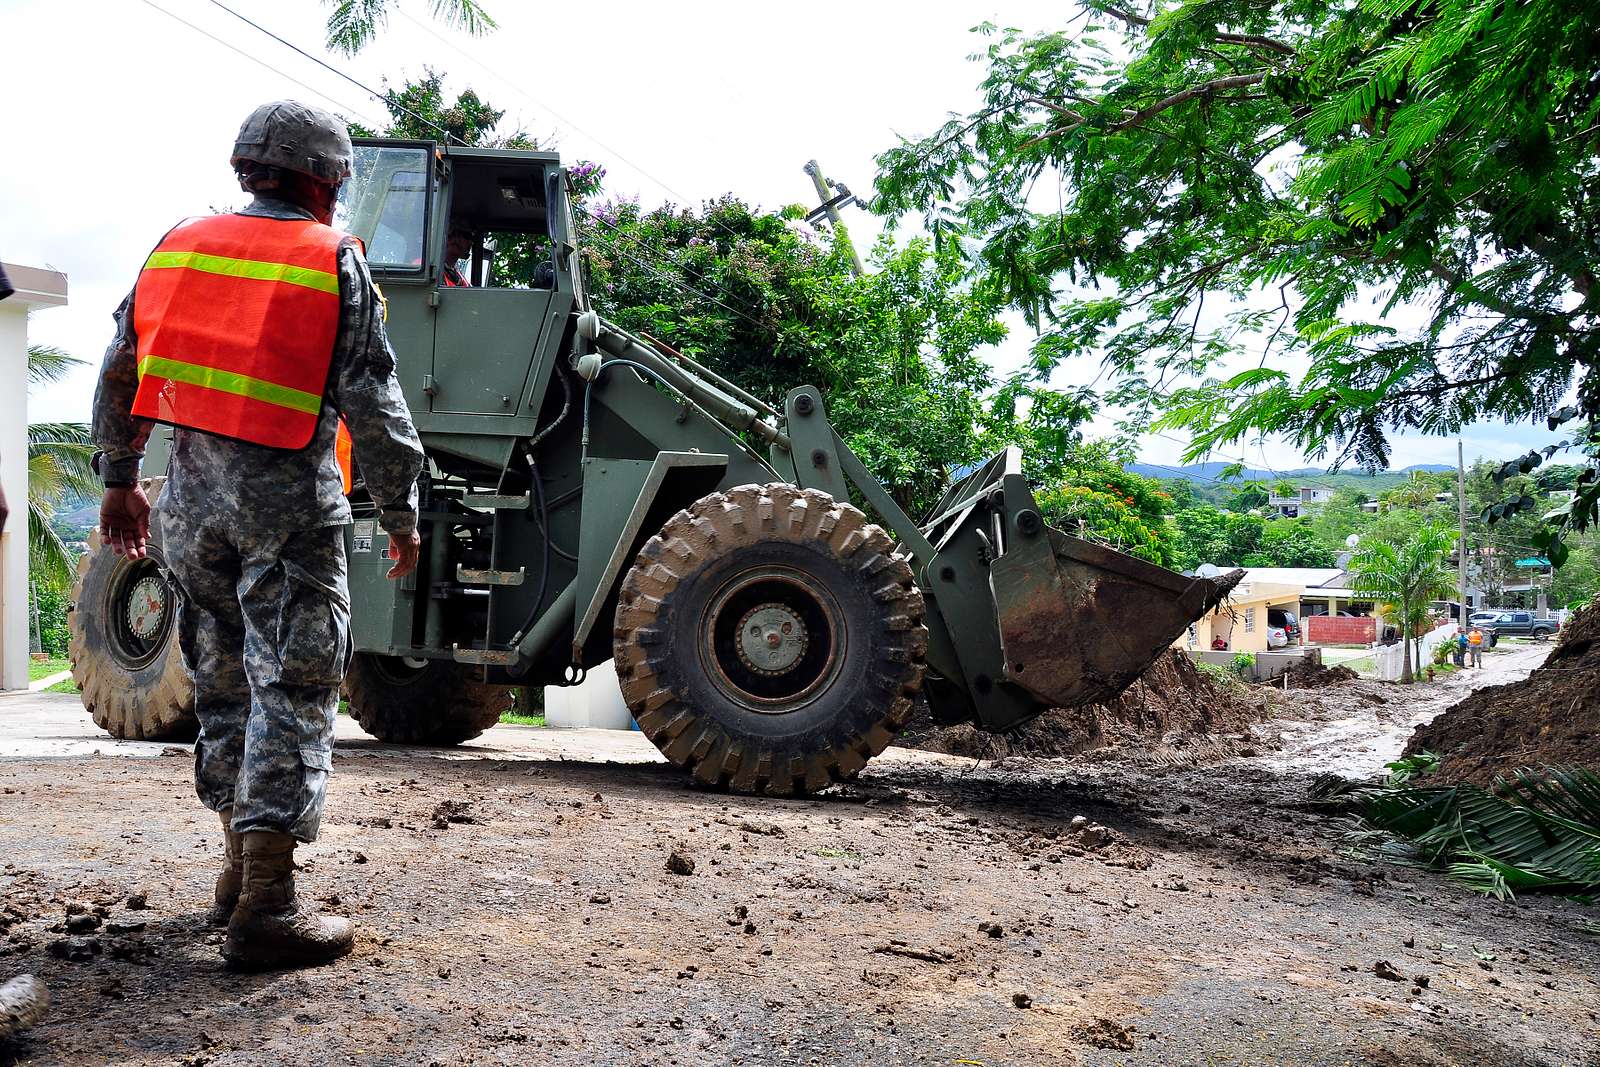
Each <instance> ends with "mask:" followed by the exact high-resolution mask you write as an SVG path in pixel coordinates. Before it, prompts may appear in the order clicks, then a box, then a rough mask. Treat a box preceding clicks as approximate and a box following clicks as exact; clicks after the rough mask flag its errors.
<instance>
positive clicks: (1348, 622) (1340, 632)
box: [1302, 615, 1378, 645]
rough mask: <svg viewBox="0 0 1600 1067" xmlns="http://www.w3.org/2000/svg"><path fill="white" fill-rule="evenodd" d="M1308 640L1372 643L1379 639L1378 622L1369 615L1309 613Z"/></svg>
mask: <svg viewBox="0 0 1600 1067" xmlns="http://www.w3.org/2000/svg"><path fill="white" fill-rule="evenodd" d="M1302 621H1303V622H1304V623H1305V627H1306V640H1307V641H1309V642H1310V643H1312V644H1314V645H1370V644H1372V643H1373V642H1374V641H1376V640H1377V639H1378V634H1377V623H1376V621H1375V620H1374V619H1373V618H1372V616H1370V615H1368V616H1365V617H1362V618H1351V617H1349V616H1346V615H1307V616H1305V617H1304V619H1303V620H1302Z"/></svg>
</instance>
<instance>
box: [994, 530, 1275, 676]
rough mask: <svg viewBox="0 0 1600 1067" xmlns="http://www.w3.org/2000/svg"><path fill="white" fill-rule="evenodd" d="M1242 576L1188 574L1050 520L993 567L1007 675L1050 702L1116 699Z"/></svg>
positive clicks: (1000, 558)
mask: <svg viewBox="0 0 1600 1067" xmlns="http://www.w3.org/2000/svg"><path fill="white" fill-rule="evenodd" d="M1243 577H1244V572H1243V571H1233V572H1232V573H1230V574H1225V575H1222V576H1220V577H1216V578H1200V577H1195V578H1191V577H1186V576H1185V575H1182V574H1179V573H1177V572H1176V571H1171V570H1168V569H1167V568H1165V567H1160V566H1157V565H1156V564H1153V563H1147V562H1145V561H1144V560H1142V559H1138V558H1136V557H1134V556H1129V555H1127V554H1125V553H1122V552H1118V551H1116V550H1114V549H1111V548H1107V547H1105V546H1104V545H1097V544H1093V543H1091V542H1089V541H1084V540H1080V539H1079V538H1076V537H1070V536H1068V535H1067V534H1064V533H1062V532H1061V531H1059V530H1055V529H1051V528H1049V527H1045V528H1044V529H1043V530H1042V531H1041V532H1040V536H1038V537H1036V538H1034V539H1033V542H1032V544H1031V545H1014V546H1013V547H1011V548H1010V550H1008V551H1007V552H1006V553H1005V554H1004V555H1002V556H1000V557H999V558H998V559H996V560H995V561H994V563H993V564H992V566H991V567H990V587H991V589H992V591H993V593H994V603H995V616H996V619H997V621H998V623H999V627H1000V643H1001V647H1002V648H1003V650H1004V653H1005V664H1006V666H1005V677H1006V680H1007V681H1009V682H1012V683H1013V684H1016V685H1019V686H1021V687H1022V688H1024V689H1026V690H1028V691H1029V692H1030V693H1032V694H1033V695H1034V696H1036V697H1038V698H1039V699H1040V700H1041V701H1043V702H1044V703H1045V704H1046V706H1049V707H1060V708H1070V707H1076V706H1077V705H1080V704H1095V703H1100V702H1102V701H1106V700H1110V699H1112V698H1114V697H1116V696H1117V695H1118V694H1119V693H1121V692H1122V691H1123V690H1124V689H1126V688H1127V687H1128V686H1130V685H1132V684H1133V681H1134V679H1136V678H1138V677H1139V675H1141V674H1143V673H1144V671H1145V670H1146V668H1148V667H1149V666H1150V665H1151V664H1153V663H1154V662H1155V661H1156V660H1157V658H1159V657H1160V655H1161V653H1163V652H1165V651H1166V650H1167V649H1168V648H1170V647H1171V646H1172V643H1173V642H1174V641H1176V640H1177V639H1178V638H1179V637H1180V636H1182V635H1183V632H1184V630H1185V629H1186V628H1187V627H1188V625H1189V624H1190V623H1192V622H1194V621H1195V620H1196V619H1199V618H1200V617H1201V616H1203V615H1205V614H1206V613H1207V612H1208V611H1210V610H1211V609H1212V608H1214V607H1216V606H1217V605H1218V604H1220V603H1221V602H1222V601H1223V599H1224V598H1226V597H1227V595H1228V593H1229V592H1230V591H1231V590H1232V589H1233V587H1234V586H1235V585H1237V584H1238V583H1239V581H1240V579H1242V578H1243Z"/></svg>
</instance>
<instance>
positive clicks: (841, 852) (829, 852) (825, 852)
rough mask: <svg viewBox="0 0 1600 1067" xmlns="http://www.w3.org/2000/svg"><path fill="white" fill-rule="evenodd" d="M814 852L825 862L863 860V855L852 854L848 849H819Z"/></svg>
mask: <svg viewBox="0 0 1600 1067" xmlns="http://www.w3.org/2000/svg"><path fill="white" fill-rule="evenodd" d="M813 852H814V853H815V854H816V855H818V856H821V857H822V858H823V859H825V860H860V859H862V858H863V857H862V855H861V853H859V852H851V851H850V850H849V849H847V848H819V849H814V850H813Z"/></svg>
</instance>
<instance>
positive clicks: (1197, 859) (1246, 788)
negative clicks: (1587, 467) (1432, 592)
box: [0, 697, 1600, 1067]
mask: <svg viewBox="0 0 1600 1067" xmlns="http://www.w3.org/2000/svg"><path fill="white" fill-rule="evenodd" d="M8 699H10V698H0V718H3V717H4V715H5V712H6V703H5V701H6V700H8ZM49 699H51V700H56V701H59V707H58V706H56V705H47V706H45V708H44V713H43V716H44V718H46V719H49V718H50V717H51V716H60V717H63V721H66V720H65V718H64V717H65V716H69V715H73V714H77V713H76V712H75V711H74V710H73V708H72V706H71V698H68V697H61V698H49ZM517 730H518V728H506V727H500V728H497V729H496V730H495V731H491V733H490V735H488V740H489V742H490V744H491V746H497V747H498V748H499V750H500V752H499V754H500V755H502V756H512V757H515V758H472V759H460V758H449V759H447V758H442V756H443V754H430V753H415V752H412V753H400V752H396V751H395V750H392V749H387V748H385V747H384V746H378V745H375V744H370V743H368V744H360V743H357V744H352V745H343V746H342V747H341V748H340V750H339V753H338V758H337V761H336V775H335V777H334V784H333V787H332V791H331V796H330V801H329V805H328V814H327V819H326V825H325V832H324V836H323V839H322V840H321V841H320V842H319V843H318V844H317V845H316V846H315V847H314V848H312V849H308V850H306V853H305V859H306V860H307V861H308V862H307V864H306V865H307V868H308V869H307V871H306V873H305V874H304V876H303V885H304V886H306V887H307V888H309V889H310V890H311V891H312V892H313V893H314V894H316V895H318V896H320V897H322V898H323V900H324V903H325V905H326V906H328V907H330V908H332V909H334V910H338V911H342V912H345V913H348V914H350V915H352V916H353V917H354V918H355V919H356V921H357V923H358V924H359V926H360V930H361V937H360V940H359V943H358V946H357V949H356V952H355V954H354V955H353V956H352V957H350V958H349V959H347V960H344V961H341V962H339V963H337V964H335V965H333V966H330V967H327V968H324V969H322V970H318V971H314V972H305V973H300V974H280V975H263V976H248V977H241V976H236V975H232V974H230V973H228V972H226V971H224V970H223V969H222V967H221V964H220V960H219V958H218V956H217V953H216V948H215V945H214V942H215V940H216V935H215V934H213V933H211V932H210V931H208V930H206V929H205V928H204V927H203V926H202V925H201V924H202V910H201V908H202V904H203V903H204V902H205V899H206V895H207V893H208V891H209V879H210V877H211V875H212V873H213V870H214V865H215V863H216V855H217V842H216V833H215V831H214V829H213V824H212V821H211V818H210V817H209V816H208V815H207V814H206V813H205V812H203V811H201V810H200V809H199V807H198V805H197V804H196V803H195V802H194V800H193V795H192V789H191V785H190V782H189V771H190V766H189V760H188V759H187V758H182V757H184V756H186V755H187V753H184V752H182V750H175V751H178V753H179V757H177V758H163V757H160V756H155V757H143V758H111V757H109V756H75V757H70V758H39V757H37V756H29V757H28V758H12V759H5V758H3V757H0V844H3V850H0V928H6V927H8V928H9V929H4V932H3V933H0V952H3V953H5V954H4V955H0V977H3V976H5V975H7V974H9V973H11V972H15V971H23V970H28V971H32V972H34V973H36V974H38V975H40V976H41V977H43V978H44V979H45V980H46V981H47V982H48V983H49V984H50V986H51V989H52V992H53V995H54V1002H55V1003H54V1008H53V1010H52V1013H51V1016H50V1018H49V1020H48V1022H47V1023H46V1024H45V1025H44V1026H42V1027H41V1028H39V1029H37V1030H35V1031H33V1033H32V1035H31V1036H30V1037H29V1038H27V1039H26V1040H25V1041H23V1042H21V1043H19V1044H17V1045H15V1046H13V1047H12V1049H11V1050H10V1053H9V1055H10V1057H11V1058H12V1059H13V1060H14V1062H16V1063H26V1064H58V1063H60V1064H80V1063H82V1064H89V1063H94V1064H99V1063H118V1064H124V1063H125V1064H182V1065H185V1067H200V1065H202V1064H204V1065H213V1067H225V1065H232V1064H266V1063H310V1064H335V1063H337V1064H345V1063H362V1064H367V1063H371V1064H396V1065H399V1064H406V1065H411V1064H422V1065H427V1064H440V1065H452V1067H453V1065H457V1064H463V1065H464V1064H499V1063H505V1064H524V1063H531V1064H555V1065H567V1064H573V1065H578V1064H684V1065H688V1064H695V1065H700V1064H749V1065H770V1064H791V1063H792V1064H874V1065H877V1064H891V1065H898V1064H967V1065H972V1064H984V1065H994V1067H998V1065H1002V1064H1003V1065H1019V1064H1085V1065H1111V1064H1297V1065H1333V1064H1369V1063H1371V1064H1395V1065H1399V1064H1404V1065H1406V1067H1433V1065H1444V1064H1452V1065H1454V1064H1460V1065H1467V1064H1471V1065H1500V1064H1530V1065H1531V1064H1538V1065H1558V1064H1559V1065H1581V1064H1595V1063H1600V979H1597V978H1596V976H1597V975H1600V926H1597V925H1596V922H1597V916H1596V913H1595V912H1594V910H1593V909H1584V908H1582V907H1580V906H1578V905H1574V904H1568V903H1564V902H1558V901H1547V900H1539V899H1529V900H1527V901H1519V902H1518V903H1515V904H1497V903H1492V902H1487V903H1486V902H1483V901H1480V900H1477V899H1474V898H1469V897H1468V896H1466V895H1465V894H1464V893H1463V892H1462V891H1460V890H1458V889H1456V888H1454V887H1452V886H1451V885H1449V884H1447V883H1445V882H1444V881H1442V880H1441V879H1439V878H1437V877H1435V876H1433V875H1430V874H1425V873H1421V872H1416V871H1411V870H1407V869H1403V868H1393V867H1391V868H1373V867H1371V866H1369V865H1367V864H1365V863H1362V862H1359V861H1356V860H1352V859H1349V858H1346V857H1345V856H1343V855H1342V854H1341V853H1340V850H1339V847H1338V846H1339V842H1338V837H1337V834H1338V831H1339V826H1338V825H1337V824H1336V823H1334V822H1331V821H1328V820H1327V819H1326V818H1324V817H1322V816H1320V815H1318V814H1316V813H1315V812H1313V811H1311V810H1309V809H1308V808H1307V807H1306V805H1305V804H1304V780H1303V778H1301V777H1300V776H1298V775H1296V774H1293V773H1280V772H1277V771H1274V770H1271V769H1269V768H1265V767H1261V766H1254V765H1252V764H1251V763H1250V762H1249V761H1247V762H1246V763H1244V764H1242V765H1241V764H1232V765H1228V766H1224V767H1217V768H1209V769H1205V768H1190V769H1185V770H1181V771H1173V772H1161V773H1157V772H1152V771H1149V770H1141V769H1137V768H1134V767H1131V766H1127V765H1122V764H1114V763H1094V764H1077V763H1072V762H1068V761H1054V760H1026V761H1023V760H1012V761H1007V762H1005V763H1002V764H1000V765H992V764H983V765H974V764H973V762H972V761H970V760H961V759H955V758H950V757H936V756H929V755H925V754H920V753H909V752H903V751H901V750H891V751H890V752H889V753H887V754H886V756H885V758H882V759H880V760H878V761H875V762H874V763H873V764H872V765H871V766H870V767H869V769H868V771H867V772H866V774H865V775H864V776H863V778H862V780H861V781H860V782H859V783H858V784H856V785H853V786H851V787H850V788H848V789H845V790H842V791H840V792H839V793H838V794H837V795H833V796H829V797H826V798H824V799H820V800H815V801H801V802H774V801H766V800H762V801H757V800H747V799H742V798H734V797H727V796H721V795H716V794H708V793H704V792H698V791H695V790H692V789H690V788H687V787H686V786H685V785H684V783H683V781H682V780H681V778H680V777H679V775H678V774H677V773H676V772H674V771H672V770H671V769H669V768H666V767H664V766H661V765H659V764H653V763H644V764H632V765H624V764H611V765H608V764H605V763H602V762H576V761H573V760H570V759H566V760H563V759H558V758H553V757H550V756H548V755H541V752H548V751H549V750H548V749H543V750H539V749H530V748H529V747H527V746H524V745H523V744H521V743H520V742H519V741H518V740H517V739H518V738H519V737H521V736H525V735H526V734H527V731H523V733H522V734H519V733H517V732H516V731H517ZM502 739H503V741H502ZM631 743H632V742H620V741H619V743H618V745H617V746H616V749H615V750H614V752H620V751H624V750H626V749H627V748H628V745H629V744H631ZM106 747H107V748H109V747H111V745H110V743H109V742H108V743H107V746H106ZM491 751H492V749H491ZM565 751H567V752H568V754H569V755H572V754H573V753H572V752H571V751H570V749H568V750H565ZM454 755H456V756H459V755H461V753H459V752H458V753H455V754H454ZM380 757H381V758H380ZM452 820H460V821H452ZM674 850H678V851H681V852H682V853H683V854H684V855H685V856H687V857H688V858H690V859H692V860H693V861H694V869H693V873H692V874H687V875H681V874H674V873H670V872H669V871H668V870H667V862H666V861H667V857H668V855H669V854H670V853H671V852H673V851H674ZM130 899H131V900H132V901H133V904H141V903H142V904H143V905H144V906H143V907H131V906H130V905H129V903H128V902H129V901H130ZM79 907H81V908H82V909H83V910H84V912H85V913H86V914H87V915H95V913H96V910H97V909H99V910H103V911H104V912H105V915H104V917H103V921H102V922H100V923H99V925H98V928H97V929H95V930H93V931H92V932H86V933H84V934H81V935H69V934H68V933H67V931H66V930H65V928H64V926H65V924H66V923H67V922H69V921H70V922H72V923H73V925H74V926H82V927H87V926H89V925H91V924H92V923H93V920H92V919H89V918H83V917H75V918H72V919H70V920H69V918H68V915H69V912H71V911H73V910H75V909H77V908H79ZM96 917H97V918H99V916H96ZM135 927H137V929H135ZM72 936H78V937H80V938H81V939H80V940H78V941H72V940H70V939H69V938H70V937H72ZM96 949H98V951H97V950H96ZM74 955H81V956H83V958H82V959H81V960H73V959H70V958H63V957H72V956H74ZM1375 971H1381V972H1383V973H1382V974H1379V973H1375ZM0 1062H7V1053H4V1052H0Z"/></svg>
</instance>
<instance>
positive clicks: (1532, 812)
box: [1365, 767, 1600, 900]
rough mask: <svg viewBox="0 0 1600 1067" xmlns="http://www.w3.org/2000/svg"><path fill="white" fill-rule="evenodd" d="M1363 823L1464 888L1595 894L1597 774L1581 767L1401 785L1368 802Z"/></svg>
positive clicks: (1599, 866) (1599, 885)
mask: <svg viewBox="0 0 1600 1067" xmlns="http://www.w3.org/2000/svg"><path fill="white" fill-rule="evenodd" d="M1365 818H1366V821H1367V824H1368V825H1369V826H1371V827H1373V828H1375V829H1378V830H1382V831H1385V832H1387V833H1390V834H1393V835H1395V836H1396V837H1397V838H1401V839H1404V843H1405V844H1406V845H1408V846H1409V847H1410V848H1411V849H1414V850H1415V851H1416V853H1417V854H1419V855H1420V856H1421V857H1423V858H1425V859H1426V860H1427V862H1428V863H1429V864H1430V865H1431V866H1434V867H1438V868H1442V869H1443V870H1444V871H1445V872H1446V873H1447V874H1448V875H1449V876H1450V877H1451V878H1453V879H1455V880H1456V881H1459V882H1461V883H1462V884H1463V885H1465V886H1467V887H1468V888H1469V889H1471V890H1473V891H1474V892H1478V893H1485V894H1488V895H1490V896H1495V897H1498V898H1500V899H1502V900H1509V899H1511V898H1512V897H1514V896H1515V895H1516V894H1517V893H1518V892H1526V891H1533V890H1538V891H1548V892H1559V893H1564V894H1567V895H1586V894H1593V893H1596V892H1600V774H1596V772H1594V771H1592V770H1587V769H1584V768H1581V767H1548V768H1544V769H1541V770H1537V771H1535V770H1527V769H1525V770H1518V771H1516V772H1514V773H1513V774H1512V775H1511V776H1510V777H1499V778H1496V779H1495V781H1494V784H1493V785H1492V786H1491V787H1490V788H1489V789H1481V788H1479V787H1477V786H1474V785H1469V784H1461V785H1455V786H1450V787H1448V788H1415V787H1410V786H1402V787H1398V788H1394V789H1389V790H1385V791H1382V792H1380V793H1378V794H1377V795H1376V796H1374V797H1373V798H1372V799H1371V800H1370V801H1369V802H1368V804H1367V807H1366V812H1365Z"/></svg>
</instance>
